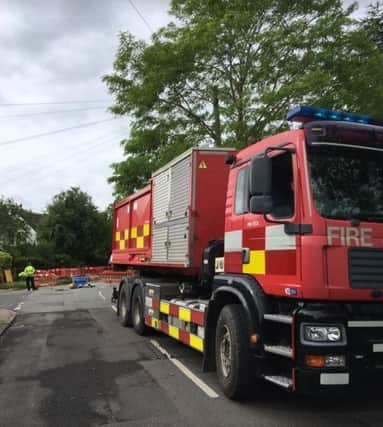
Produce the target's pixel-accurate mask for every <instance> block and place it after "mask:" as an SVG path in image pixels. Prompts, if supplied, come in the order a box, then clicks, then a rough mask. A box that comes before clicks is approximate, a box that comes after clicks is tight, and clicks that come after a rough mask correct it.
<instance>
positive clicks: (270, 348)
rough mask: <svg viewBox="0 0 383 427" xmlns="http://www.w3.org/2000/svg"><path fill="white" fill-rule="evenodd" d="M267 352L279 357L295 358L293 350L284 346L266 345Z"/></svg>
mask: <svg viewBox="0 0 383 427" xmlns="http://www.w3.org/2000/svg"><path fill="white" fill-rule="evenodd" d="M264 349H265V351H267V352H268V353H273V354H278V355H279V356H285V357H290V358H291V359H292V358H293V350H292V348H291V347H288V346H283V345H266V344H265V346H264Z"/></svg>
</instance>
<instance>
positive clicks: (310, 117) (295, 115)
mask: <svg viewBox="0 0 383 427" xmlns="http://www.w3.org/2000/svg"><path fill="white" fill-rule="evenodd" d="M286 119H287V120H288V121H289V122H312V121H315V120H331V121H340V122H349V123H362V124H369V125H376V126H383V120H377V119H374V118H372V117H369V116H364V115H361V114H354V113H346V112H343V111H335V110H327V109H325V108H318V107H307V106H300V107H296V108H294V109H293V110H291V111H289V112H288V113H287V116H286Z"/></svg>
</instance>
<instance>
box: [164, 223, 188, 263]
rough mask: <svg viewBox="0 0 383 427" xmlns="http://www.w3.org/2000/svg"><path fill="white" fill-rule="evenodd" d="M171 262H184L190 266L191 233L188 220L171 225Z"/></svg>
mask: <svg viewBox="0 0 383 427" xmlns="http://www.w3.org/2000/svg"><path fill="white" fill-rule="evenodd" d="M168 240H169V252H168V261H169V262H182V263H183V264H184V265H185V266H188V265H189V259H188V255H189V253H188V252H189V231H188V218H185V219H184V220H183V221H177V222H176V223H173V224H172V223H169V234H168Z"/></svg>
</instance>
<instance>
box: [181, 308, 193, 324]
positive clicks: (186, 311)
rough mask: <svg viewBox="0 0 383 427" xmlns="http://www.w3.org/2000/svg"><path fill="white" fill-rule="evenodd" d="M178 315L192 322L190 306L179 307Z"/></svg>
mask: <svg viewBox="0 0 383 427" xmlns="http://www.w3.org/2000/svg"><path fill="white" fill-rule="evenodd" d="M178 317H179V318H180V319H181V320H184V321H185V322H190V320H191V312H190V310H189V309H188V308H183V307H179V309H178Z"/></svg>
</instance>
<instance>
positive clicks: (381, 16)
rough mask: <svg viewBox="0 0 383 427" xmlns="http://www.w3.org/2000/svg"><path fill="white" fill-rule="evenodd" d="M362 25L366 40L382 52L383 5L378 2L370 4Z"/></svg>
mask: <svg viewBox="0 0 383 427" xmlns="http://www.w3.org/2000/svg"><path fill="white" fill-rule="evenodd" d="M362 25H363V28H364V30H365V31H366V34H367V36H368V38H369V39H370V40H371V41H372V42H373V43H375V44H376V45H377V47H378V48H379V49H380V50H383V5H382V4H381V3H380V2H379V1H377V2H376V3H372V4H370V6H369V7H368V12H367V17H366V18H365V19H364V20H363V21H362Z"/></svg>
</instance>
